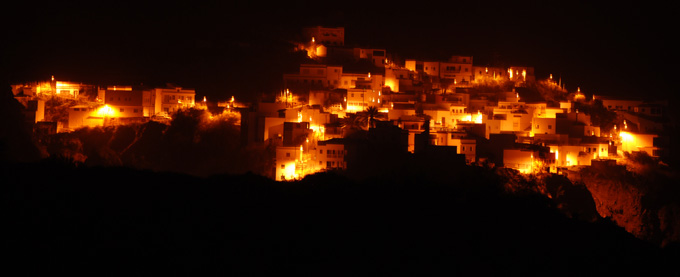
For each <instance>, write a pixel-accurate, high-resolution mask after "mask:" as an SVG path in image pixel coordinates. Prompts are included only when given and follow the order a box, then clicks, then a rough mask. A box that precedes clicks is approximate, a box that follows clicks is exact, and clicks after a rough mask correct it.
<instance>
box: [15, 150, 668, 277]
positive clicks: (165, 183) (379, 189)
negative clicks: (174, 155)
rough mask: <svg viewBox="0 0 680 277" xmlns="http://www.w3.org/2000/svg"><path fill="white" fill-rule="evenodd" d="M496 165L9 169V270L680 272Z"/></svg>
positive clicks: (655, 252) (652, 249) (658, 253)
mask: <svg viewBox="0 0 680 277" xmlns="http://www.w3.org/2000/svg"><path fill="white" fill-rule="evenodd" d="M484 170H485V169H483V168H468V169H466V170H460V171H458V172H455V175H456V176H458V177H457V178H455V179H446V178H439V177H437V178H431V177H426V176H428V175H427V174H422V175H418V174H412V176H410V177H409V176H396V177H393V178H390V177H377V178H372V179H366V180H362V181H353V180H352V179H349V178H347V177H345V176H343V175H342V174H341V173H323V174H316V175H312V176H308V177H307V178H305V179H304V180H302V181H298V182H283V183H281V182H274V181H272V180H270V179H267V178H264V177H261V176H258V175H251V174H245V175H236V176H227V175H223V176H216V177H211V178H197V177H191V176H187V175H178V174H172V173H155V172H150V171H137V170H131V169H122V168H76V167H74V166H72V165H64V164H61V163H57V164H53V163H50V162H42V163H40V164H25V165H24V164H22V165H17V164H10V165H5V166H3V167H2V175H1V176H2V178H3V179H4V180H3V181H2V184H3V185H2V195H3V202H4V203H5V205H4V207H3V210H4V212H5V214H6V215H7V217H6V218H8V219H7V220H6V221H5V222H4V223H5V224H4V226H5V228H4V229H5V230H6V231H7V232H6V235H5V237H4V242H3V250H4V251H5V252H6V254H9V255H5V257H11V258H10V259H6V260H5V262H8V263H7V264H9V265H11V268H12V269H14V270H18V272H19V273H24V274H26V275H43V274H45V273H49V274H50V275H54V274H55V273H57V272H64V273H68V274H70V275H73V274H87V275H92V276H101V275H109V274H111V275H125V276H129V275H145V276H148V275H152V274H153V275H164V274H172V275H193V276H203V275H206V274H208V273H219V274H234V275H237V276H251V275H284V274H286V275H287V274H295V275H297V276H328V275H342V276H354V275H372V276H374V275H381V276H384V275H390V276H393V275H409V276H426V275H432V274H442V273H443V274H456V273H464V274H466V275H467V274H474V275H507V274H531V275H539V274H540V275H546V274H547V275H581V274H583V273H587V274H593V273H605V274H608V275H612V274H617V273H628V274H630V273H644V274H645V275H661V273H662V272H664V271H665V270H673V271H672V272H676V273H677V269H676V268H675V267H674V265H675V262H677V260H678V257H680V256H679V255H678V251H677V247H676V246H669V247H666V248H663V249H662V248H659V247H657V246H653V245H651V244H649V243H647V242H644V241H641V240H638V239H636V238H634V237H633V236H632V235H630V234H629V233H627V232H625V231H624V230H623V229H621V228H619V227H617V226H615V225H614V224H613V223H611V222H608V221H606V220H599V221H596V222H595V223H588V222H585V221H579V220H576V219H570V218H567V217H565V216H563V214H561V213H560V212H559V211H558V210H557V209H556V208H555V207H553V204H551V202H550V201H548V200H547V199H546V198H545V197H543V196H539V195H532V194H525V195H517V194H513V195H510V194H506V193H504V192H502V191H503V190H502V189H501V186H500V184H499V181H498V179H497V178H496V177H493V176H494V174H489V173H487V172H484ZM439 176H443V175H441V174H440V175H439Z"/></svg>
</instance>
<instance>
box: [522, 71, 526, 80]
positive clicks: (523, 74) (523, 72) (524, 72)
mask: <svg viewBox="0 0 680 277" xmlns="http://www.w3.org/2000/svg"><path fill="white" fill-rule="evenodd" d="M522 78H524V80H526V79H527V70H526V69H522Z"/></svg>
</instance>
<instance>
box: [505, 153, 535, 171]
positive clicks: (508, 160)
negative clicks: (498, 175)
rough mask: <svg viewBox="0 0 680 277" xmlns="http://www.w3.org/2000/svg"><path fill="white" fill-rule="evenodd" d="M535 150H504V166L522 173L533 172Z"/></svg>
mask: <svg viewBox="0 0 680 277" xmlns="http://www.w3.org/2000/svg"><path fill="white" fill-rule="evenodd" d="M533 160H534V152H533V151H523V150H519V149H504V150H503V166H504V167H506V168H512V169H516V170H518V171H519V172H521V173H524V174H528V173H531V172H533Z"/></svg>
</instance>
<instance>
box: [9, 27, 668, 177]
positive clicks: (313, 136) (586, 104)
mask: <svg viewBox="0 0 680 277" xmlns="http://www.w3.org/2000/svg"><path fill="white" fill-rule="evenodd" d="M344 31H345V30H344V28H341V27H340V28H327V27H311V28H305V29H304V30H303V32H302V35H301V36H300V39H299V40H298V41H296V42H295V43H294V47H295V51H299V52H306V54H307V61H308V62H306V63H303V64H300V65H299V71H298V72H282V80H281V83H282V86H281V90H280V91H277V92H274V93H271V95H270V97H269V98H268V99H260V100H259V101H257V102H255V103H242V102H239V101H236V99H234V97H231V99H230V100H228V101H223V102H218V103H216V105H213V108H212V109H209V107H210V103H209V102H208V101H207V99H206V98H205V97H203V98H202V99H200V98H199V99H197V94H196V91H195V90H194V89H187V88H183V87H180V86H176V85H172V84H168V85H167V86H165V87H144V86H128V85H121V86H104V87H101V86H95V85H87V84H80V83H74V82H66V81H59V80H55V78H54V77H52V78H51V80H49V81H42V82H33V83H28V84H17V85H13V86H12V91H13V93H14V97H15V99H17V100H18V101H19V102H20V103H22V104H23V105H24V107H25V111H24V112H25V115H26V119H27V120H28V122H29V123H31V126H32V128H33V132H34V134H36V135H38V136H45V135H50V134H56V133H62V132H72V131H74V130H77V129H79V128H84V127H98V126H113V125H125V124H130V123H143V122H148V121H158V122H162V123H168V122H170V120H171V119H172V117H173V114H174V113H176V112H177V111H181V110H185V109H202V110H210V112H211V113H213V114H215V113H228V114H232V115H233V116H236V117H239V118H240V122H239V124H240V132H241V137H240V142H241V145H242V146H247V145H253V144H257V145H270V146H271V147H273V148H274V149H275V155H273V157H271V158H272V159H273V163H272V165H273V166H272V168H271V170H270V172H269V173H268V174H267V175H268V177H270V178H272V179H274V180H277V181H285V180H296V179H302V178H304V177H305V176H307V175H310V174H314V173H316V172H322V171H328V170H347V169H353V168H355V169H356V168H359V167H364V166H365V164H366V157H365V155H368V154H369V153H371V154H376V153H377V154H380V155H382V156H383V158H384V159H392V158H395V157H402V156H409V155H412V156H417V157H418V159H419V160H425V161H436V162H437V163H444V164H445V165H451V164H461V165H463V164H468V165H479V166H495V167H506V168H511V169H515V170H517V171H519V172H521V173H525V174H532V173H540V172H551V173H560V172H562V171H563V170H570V169H574V168H579V167H584V166H593V165H600V166H616V164H617V162H618V161H619V160H620V159H623V158H624V157H625V155H626V153H633V152H638V153H644V154H646V155H648V156H651V157H653V158H658V159H662V160H663V159H664V158H665V157H666V156H668V155H669V154H668V153H669V152H668V151H669V149H668V147H669V143H668V141H669V138H668V136H667V135H666V134H665V133H664V130H665V129H667V126H668V124H669V120H668V118H667V116H666V111H667V109H668V103H667V102H666V101H662V100H656V101H649V100H647V99H618V98H611V97H605V96H600V95H594V94H592V96H586V94H585V93H583V92H581V89H580V88H578V89H577V90H576V91H571V92H570V91H567V90H566V89H565V85H564V84H563V82H562V80H561V79H560V78H559V77H557V78H554V76H553V75H552V74H551V75H549V76H546V77H541V78H538V77H537V76H535V74H534V68H533V67H531V66H508V67H499V66H490V65H480V64H475V63H474V60H473V57H472V56H460V55H452V56H450V58H448V59H446V60H417V59H403V60H394V59H392V56H391V55H390V54H389V53H387V51H386V50H385V49H369V48H358V47H346V46H345V39H344V37H345V34H344ZM378 150H379V151H378Z"/></svg>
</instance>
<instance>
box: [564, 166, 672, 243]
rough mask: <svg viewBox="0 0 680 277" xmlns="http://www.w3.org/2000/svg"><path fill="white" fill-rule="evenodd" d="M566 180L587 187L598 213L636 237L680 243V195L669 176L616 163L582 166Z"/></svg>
mask: <svg viewBox="0 0 680 277" xmlns="http://www.w3.org/2000/svg"><path fill="white" fill-rule="evenodd" d="M647 169H649V168H647ZM569 179H571V180H572V182H574V183H583V184H584V185H585V186H586V187H587V188H588V190H589V191H590V193H591V194H592V196H593V199H594V201H595V207H596V209H597V212H598V213H599V214H600V216H602V217H606V218H611V220H612V221H613V222H615V223H616V224H617V225H619V226H621V227H623V228H624V229H625V230H626V231H628V232H629V233H631V234H633V235H635V236H636V237H638V238H640V239H644V240H647V241H651V242H653V243H655V244H659V245H662V246H665V245H668V244H670V243H678V242H680V201H679V199H680V197H679V195H680V194H679V193H678V191H679V190H678V185H677V184H678V180H677V178H676V177H674V176H673V175H669V174H665V173H663V172H660V171H658V170H644V171H640V170H636V168H635V167H630V166H629V167H627V168H626V167H623V166H619V167H610V168H604V169H593V168H584V169H582V170H581V171H579V172H578V173H574V174H570V175H569Z"/></svg>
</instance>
